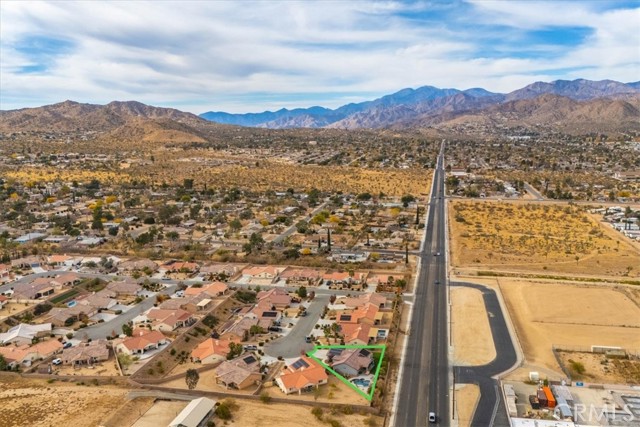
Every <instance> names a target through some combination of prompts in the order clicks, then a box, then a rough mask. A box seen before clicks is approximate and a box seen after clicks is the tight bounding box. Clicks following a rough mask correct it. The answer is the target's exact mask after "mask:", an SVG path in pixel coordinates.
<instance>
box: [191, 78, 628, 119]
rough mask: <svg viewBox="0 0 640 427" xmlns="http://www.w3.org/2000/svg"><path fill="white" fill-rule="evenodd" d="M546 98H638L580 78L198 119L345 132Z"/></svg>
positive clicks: (622, 86)
mask: <svg viewBox="0 0 640 427" xmlns="http://www.w3.org/2000/svg"><path fill="white" fill-rule="evenodd" d="M546 94H551V95H558V96H562V97H566V98H569V99H572V100H575V101H590V100H594V99H599V98H612V99H624V98H626V97H635V96H638V95H640V82H633V83H620V82H616V81H613V80H602V81H591V80H585V79H577V80H556V81H553V82H550V83H547V82H535V83H532V84H530V85H527V86H525V87H523V88H521V89H518V90H515V91H513V92H510V93H508V94H502V93H494V92H490V91H487V90H485V89H482V88H472V89H467V90H458V89H439V88H436V87H433V86H423V87H420V88H417V89H410V88H407V89H402V90H400V91H398V92H396V93H393V94H391V95H386V96H383V97H381V98H378V99H375V100H373V101H365V102H361V103H354V104H347V105H344V106H342V107H339V108H337V109H335V110H332V109H329V108H323V107H317V106H316V107H311V108H307V109H305V108H296V109H294V110H287V109H284V108H283V109H281V110H278V111H274V112H271V111H265V112H263V113H248V114H230V113H224V112H207V113H203V114H201V115H200V117H202V118H204V119H207V120H210V121H213V122H217V123H223V124H230V125H239V126H252V127H264V128H273V129H283V128H296V127H308V128H317V127H331V128H344V129H357V128H380V127H391V126H402V124H403V123H406V124H408V125H411V126H416V125H419V123H420V122H421V119H424V120H426V121H427V122H439V121H442V120H439V119H438V117H439V116H441V117H440V118H441V119H442V118H445V117H449V116H451V115H452V113H462V112H470V111H479V110H482V109H484V108H488V107H491V106H495V105H500V104H503V103H505V102H510V101H516V100H526V99H534V98H537V97H540V96H543V95H546Z"/></svg>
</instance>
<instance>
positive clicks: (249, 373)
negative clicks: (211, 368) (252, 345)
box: [215, 353, 262, 390]
mask: <svg viewBox="0 0 640 427" xmlns="http://www.w3.org/2000/svg"><path fill="white" fill-rule="evenodd" d="M215 374H216V384H221V385H223V386H224V387H225V388H226V389H237V390H244V389H246V388H248V387H251V386H254V385H258V384H260V382H261V381H262V374H261V373H260V360H259V359H258V357H257V356H256V355H255V354H253V353H245V354H243V355H240V356H238V357H236V358H235V359H232V360H226V361H224V362H222V363H221V364H220V366H218V367H217V368H216V369H215Z"/></svg>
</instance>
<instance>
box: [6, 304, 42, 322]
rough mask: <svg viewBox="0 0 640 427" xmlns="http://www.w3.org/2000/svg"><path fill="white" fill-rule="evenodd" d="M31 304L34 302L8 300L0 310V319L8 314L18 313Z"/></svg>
mask: <svg viewBox="0 0 640 427" xmlns="http://www.w3.org/2000/svg"><path fill="white" fill-rule="evenodd" d="M33 305H34V304H18V303H15V302H9V303H7V304H5V305H4V307H3V308H2V310H0V320H4V319H6V318H7V317H9V316H13V315H15V314H18V313H20V312H21V311H24V310H26V309H28V308H29V307H31V306H33Z"/></svg>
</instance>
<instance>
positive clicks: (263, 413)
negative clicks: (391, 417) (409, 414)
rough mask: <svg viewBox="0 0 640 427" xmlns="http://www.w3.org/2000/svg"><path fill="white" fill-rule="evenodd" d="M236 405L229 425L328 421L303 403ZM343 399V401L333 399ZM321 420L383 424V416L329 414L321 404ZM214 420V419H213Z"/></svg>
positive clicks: (279, 426) (278, 426)
mask: <svg viewBox="0 0 640 427" xmlns="http://www.w3.org/2000/svg"><path fill="white" fill-rule="evenodd" d="M235 401H236V403H237V404H238V405H239V408H238V409H237V410H236V411H234V412H233V419H232V420H231V421H230V422H229V424H225V425H227V426H228V427H246V426H261V427H299V426H305V427H326V426H327V425H329V424H327V423H324V422H323V421H319V420H317V419H316V418H315V416H314V415H312V414H311V408H310V407H309V406H303V405H293V404H292V405H289V404H281V403H273V404H268V405H266V404H264V403H262V402H254V401H249V400H239V399H236V400H235ZM336 403H342V402H336ZM322 418H323V420H325V421H326V420H328V419H334V420H337V421H339V422H340V425H342V426H345V427H347V426H348V427H361V426H362V427H365V426H371V425H376V426H382V418H380V417H373V416H371V415H360V414H358V413H357V412H356V413H354V414H352V415H345V414H342V413H340V412H339V411H337V412H336V413H335V414H331V410H330V409H328V408H323V415H322ZM370 418H373V419H374V420H375V424H366V423H365V420H367V419H370ZM216 424H217V423H216Z"/></svg>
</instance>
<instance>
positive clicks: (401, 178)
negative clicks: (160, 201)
mask: <svg viewBox="0 0 640 427" xmlns="http://www.w3.org/2000/svg"><path fill="white" fill-rule="evenodd" d="M186 160H188V159H187V158H174V157H171V156H167V157H161V158H158V159H157V160H156V161H155V163H153V164H152V165H145V166H134V165H131V166H130V167H128V168H126V169H120V168H119V167H117V168H116V167H115V166H114V167H113V170H109V169H108V168H107V169H106V170H83V169H72V168H69V169H60V168H54V167H21V168H20V169H19V170H9V171H7V172H6V173H5V175H6V177H7V178H9V179H15V180H16V181H19V182H23V183H27V182H52V181H62V182H71V181H74V180H75V181H79V182H89V181H91V180H92V179H98V180H99V181H100V182H110V183H116V184H118V183H130V182H131V181H133V180H138V181H141V180H144V181H146V182H148V183H154V184H156V185H161V184H162V183H167V184H182V183H183V180H184V179H185V178H192V179H194V181H195V184H196V186H202V185H204V184H205V183H206V184H207V186H208V187H209V188H230V187H238V188H244V189H249V190H252V191H266V190H282V191H284V190H286V189H288V188H294V189H296V190H309V189H311V188H314V187H315V188H318V189H319V190H321V191H332V192H333V191H336V192H337V191H341V192H343V193H352V194H358V193H364V192H369V193H371V194H379V193H384V194H387V195H392V196H402V195H404V194H414V195H418V194H420V193H427V192H428V190H429V185H430V184H429V183H430V176H431V175H430V174H429V173H428V172H427V171H425V169H419V168H415V169H396V170H372V169H362V168H356V167H325V166H311V165H292V164H286V163H283V162H278V161H264V160H261V161H259V162H256V163H253V162H235V161H231V162H221V163H220V164H217V165H207V164H205V163H199V162H193V161H186Z"/></svg>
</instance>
